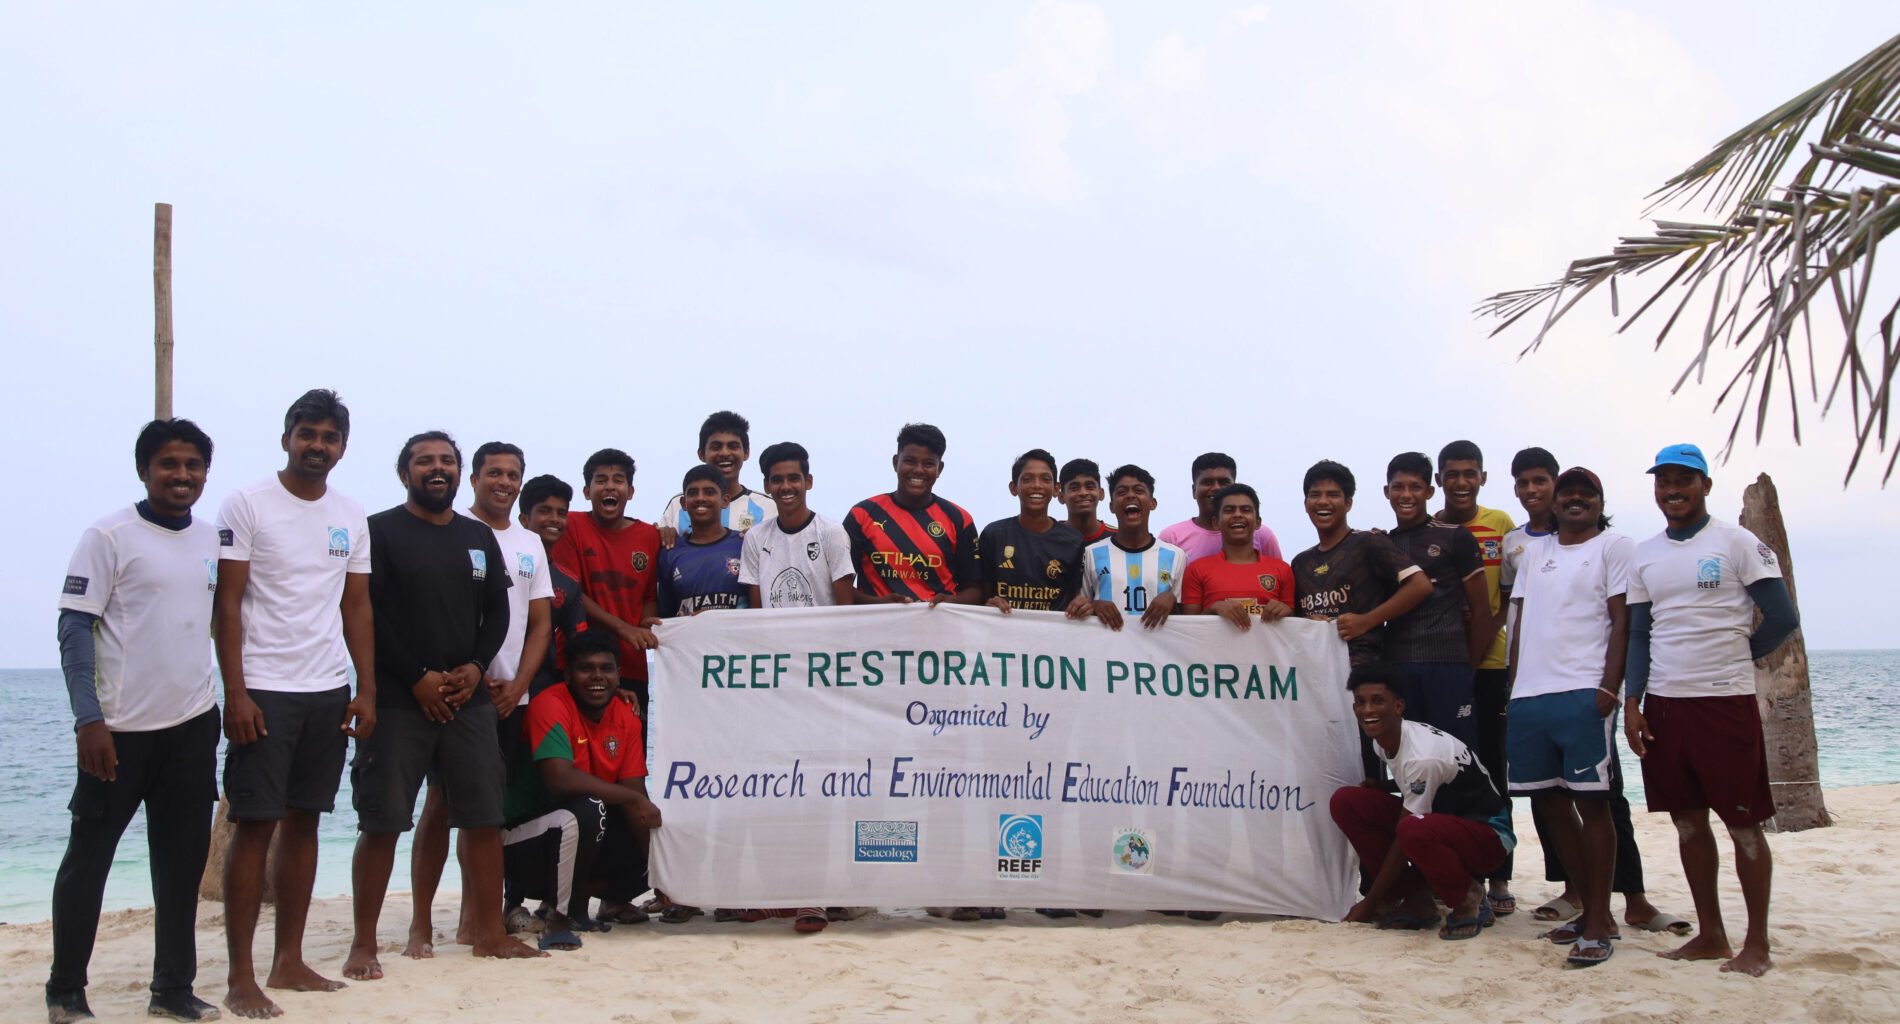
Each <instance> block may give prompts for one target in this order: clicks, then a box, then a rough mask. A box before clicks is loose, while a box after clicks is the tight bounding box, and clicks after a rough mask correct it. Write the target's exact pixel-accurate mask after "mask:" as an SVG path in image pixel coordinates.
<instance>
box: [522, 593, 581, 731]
mask: <svg viewBox="0 0 1900 1024" xmlns="http://www.w3.org/2000/svg"><path fill="white" fill-rule="evenodd" d="M548 570H549V575H548V579H549V580H550V581H551V582H552V583H553V584H554V599H553V600H552V601H550V602H548V604H549V606H550V607H549V616H548V617H549V618H550V619H551V620H552V621H551V622H550V623H549V625H550V626H551V627H552V629H551V630H550V631H549V634H548V656H547V657H545V658H542V659H541V669H540V671H538V672H536V673H535V674H534V681H533V682H531V683H529V684H528V693H529V695H530V696H533V697H539V696H541V691H542V690H545V689H547V688H548V687H550V686H553V685H554V684H555V683H558V682H560V681H562V680H563V679H566V678H567V675H566V669H565V667H564V666H565V665H566V661H565V660H564V659H565V658H566V657H567V642H568V641H569V640H572V639H574V634H575V633H578V632H580V631H581V630H582V629H584V628H586V626H587V610H586V609H585V608H582V607H581V581H580V580H577V579H575V578H574V577H572V576H569V575H568V574H567V571H566V570H565V569H562V568H561V567H560V566H558V565H555V564H554V563H553V562H552V561H550V562H548Z"/></svg>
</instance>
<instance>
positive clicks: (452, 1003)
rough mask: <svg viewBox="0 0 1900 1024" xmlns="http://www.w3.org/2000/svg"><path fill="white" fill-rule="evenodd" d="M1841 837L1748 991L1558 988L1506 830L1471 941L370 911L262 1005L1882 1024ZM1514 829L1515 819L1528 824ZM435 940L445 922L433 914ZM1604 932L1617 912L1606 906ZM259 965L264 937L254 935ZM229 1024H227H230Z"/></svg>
mask: <svg viewBox="0 0 1900 1024" xmlns="http://www.w3.org/2000/svg"><path fill="white" fill-rule="evenodd" d="M1828 806H1829V808H1830V809H1831V810H1832V811H1833V812H1834V813H1835V815H1836V818H1837V824H1836V825H1835V826H1834V827H1832V828H1827V829H1818V830H1815V831H1811V832H1806V833H1802V834H1799V835H1786V836H1774V837H1772V838H1771V840H1770V842H1771V845H1772V847H1773V850H1774V854H1775V860H1776V864H1775V867H1776V877H1775V903H1774V913H1775V916H1774V922H1773V925H1774V930H1773V937H1774V943H1775V945H1774V956H1775V960H1776V962H1777V967H1776V969H1775V970H1774V971H1772V972H1770V973H1769V974H1768V976H1767V977H1765V978H1761V979H1751V978H1746V977H1740V976H1732V975H1724V974H1720V973H1718V972H1717V971H1716V965H1715V964H1713V963H1693V964H1692V963H1673V962H1670V961H1666V960H1662V959H1659V958H1657V957H1656V956H1655V955H1654V954H1655V952H1656V951H1657V950H1662V949H1667V948H1669V947H1671V946H1674V945H1676V944H1678V943H1679V942H1680V941H1681V940H1679V939H1676V938H1674V937H1670V936H1655V935H1650V934H1647V933H1644V932H1639V931H1637V930H1635V929H1631V928H1625V929H1624V931H1625V935H1626V938H1625V940H1624V941H1622V942H1620V943H1618V945H1617V953H1616V956H1615V958H1614V959H1613V960H1612V961H1611V962H1610V963H1608V964H1605V965H1603V966H1600V967H1596V968H1591V969H1588V970H1574V969H1566V968H1565V967H1564V965H1563V957H1562V949H1561V948H1560V947H1557V946H1553V945H1551V944H1549V943H1547V942H1540V941H1538V940H1537V939H1536V938H1535V937H1534V936H1535V934H1536V933H1537V932H1538V931H1540V930H1542V929H1543V928H1545V927H1548V926H1547V925H1543V924H1540V923H1537V922H1534V921H1532V920H1531V919H1530V913H1529V911H1530V909H1531V908H1532V907H1534V906H1536V905H1537V903H1539V902H1541V901H1542V900H1544V899H1547V898H1548V897H1550V896H1553V895H1555V892H1554V891H1553V889H1552V887H1550V886H1548V885H1546V884H1545V883H1543V882H1542V881H1541V878H1542V870H1541V868H1542V856H1541V854H1539V853H1538V852H1537V848H1536V837H1535V835H1534V834H1530V829H1529V828H1528V827H1526V828H1525V832H1526V835H1525V836H1524V842H1523V844H1522V845H1520V846H1519V857H1518V874H1519V875H1520V876H1521V880H1520V881H1519V882H1518V883H1517V886H1516V888H1517V893H1518V895H1519V897H1520V903H1521V906H1522V907H1523V909H1522V910H1521V911H1520V912H1519V913H1517V914H1515V915H1513V916H1511V917H1508V918H1505V919H1503V920H1502V921H1501V922H1500V923H1499V925H1498V926H1497V927H1495V928H1492V929H1490V930H1488V931H1486V932H1485V933H1484V935H1483V936H1482V937H1480V938H1478V939H1475V940H1473V941H1469V942H1443V941H1440V940H1439V939H1438V938H1437V937H1436V936H1435V935H1433V934H1430V933H1394V932H1378V931H1375V930H1373V929H1372V928H1371V927H1369V926H1364V925H1355V926H1344V925H1330V924H1321V923H1317V922H1312V921H1263V920H1232V919H1231V918H1226V919H1223V920H1222V921H1221V922H1218V923H1215V924H1201V923H1197V922H1190V921H1186V920H1183V919H1179V918H1165V917H1160V916H1157V915H1154V914H1144V913H1134V912H1119V913H1117V912H1111V913H1110V914H1108V915H1107V916H1106V917H1105V918H1103V919H1102V920H1100V921H1091V920H1088V919H1086V918H1083V919H1078V920H1074V921H1063V922H1052V921H1049V920H1046V919H1044V918H1042V917H1040V916H1038V915H1036V914H1034V913H1031V912H1029V911H1012V912H1011V914H1010V918H1009V920H1008V921H1006V922H993V921H986V922H981V923H972V924H953V923H948V922H942V921H934V920H921V919H918V918H915V917H909V916H903V915H882V914H880V915H876V916H872V917H867V918H864V919H862V920H858V921H852V922H841V923H835V924H833V925H832V926H831V927H830V928H829V929H827V930H826V931H824V932H822V933H820V934H818V935H815V936H799V935H795V934H794V933H793V932H792V930H791V922H790V921H789V920H773V921H766V922H762V923H759V924H713V923H712V921H711V919H710V918H707V917H701V918H698V919H695V920H694V921H693V922H692V923H690V924H686V925H681V926H667V925H662V924H660V923H658V922H657V921H655V922H652V923H649V924H645V925H638V926H632V927H621V928H617V929H616V930H614V932H612V933H611V934H608V935H589V936H586V937H585V940H586V943H587V946H586V948H585V949H584V950H581V951H579V952H573V953H556V954H554V955H553V956H552V957H551V958H548V959H543V960H532V961H518V962H506V963H504V962H496V961H477V960H475V959H473V958H472V957H470V956H469V954H468V950H467V948H466V947H458V946H453V945H448V944H447V943H446V942H443V943H441V945H440V950H441V951H440V952H439V953H438V955H437V957H436V958H435V959H434V960H429V961H422V962H415V961H410V960H406V959H404V958H403V957H402V956H401V955H400V954H399V952H398V951H399V950H400V948H401V942H400V941H398V940H399V939H400V936H401V934H402V929H403V927H404V926H405V924H406V922H407V905H406V903H404V902H403V901H401V900H392V903H391V905H390V906H389V907H388V908H387V909H386V910H385V913H384V919H383V934H384V936H385V937H386V938H387V939H388V940H389V941H387V942H386V943H385V944H384V953H383V955H382V961H383V966H384V969H385V971H386V972H387V977H386V978H384V979H383V980H381V981H376V982H359V983H356V984H352V985H351V986H350V987H349V988H348V989H345V990H344V991H342V992H338V993H335V994H329V995H315V994H301V993H273V995H274V996H275V997H276V999H277V1000H278V1002H279V1003H280V1004H281V1005H282V1006H283V1007H284V1009H285V1010H286V1012H287V1013H286V1017H285V1018H284V1019H286V1020H323V1021H332V1020H335V1021H342V1020H350V1021H388V1022H404V1021H433V1020H444V1021H447V1020H454V1021H458V1022H464V1024H466V1022H473V1021H515V1020H521V1021H526V1020H532V1019H535V1017H536V1015H537V1014H540V1015H542V1016H543V1017H544V1018H548V1015H550V1014H551V1015H552V1017H551V1018H549V1019H553V1020H558V1021H573V1022H585V1021H653V1020H668V1021H694V1022H700V1021H721V1020H774V1021H781V1020H863V1019H889V1020H900V1019H901V1020H921V1021H939V1020H942V1021H977V1020H1019V1019H1020V1020H1040V1019H1083V1020H1116V1021H1164V1020H1165V1021H1202V1020H1234V1021H1257V1020H1268V1019H1291V1020H1315V1021H1331V1020H1351V1021H1374V1022H1377V1021H1392V1022H1401V1024H1416V1022H1424V1021H1455V1022H1458V1024H1470V1022H1478V1021H1484V1022H1489V1021H1603V1022H1629V1024H1639V1022H1644V1024H1646V1022H1650V1021H1659V1020H1660V1021H1692V1020H1721V1021H1733V1022H1743V1021H1788V1020H1823V1021H1879V1022H1892V1021H1900V955H1897V954H1896V949H1900V786H1880V787H1867V788H1861V789H1848V790H1835V791H1831V792H1829V793H1828ZM1525 825H1526V826H1528V820H1526V821H1525ZM1637 830H1638V833H1639V839H1640V841H1641V843H1642V847H1643V851H1644V854H1645V867H1646V869H1647V871H1648V878H1649V886H1650V894H1651V898H1652V899H1654V900H1655V902H1656V903H1657V904H1658V905H1659V906H1661V907H1663V908H1664V909H1666V910H1670V911H1673V912H1676V913H1678V914H1681V915H1682V916H1684V917H1692V916H1693V915H1692V914H1691V912H1690V906H1689V898H1688V893H1687V890H1686V889H1685V888H1684V886H1683V883H1682V872H1681V867H1680V865H1679V863H1678V861H1677V859H1676V852H1675V839H1674V831H1673V830H1672V829H1671V828H1670V827H1669V824H1668V821H1667V819H1666V818H1665V817H1664V816H1662V815H1652V814H1644V813H1640V812H1639V813H1638V814H1637ZM1728 858H1729V854H1728V852H1727V850H1726V849H1725V850H1724V854H1723V860H1724V865H1725V866H1724V871H1725V877H1724V885H1723V910H1724V913H1725V914H1727V915H1728V921H1729V929H1730V933H1731V936H1732V937H1733V938H1735V939H1736V940H1737V941H1739V940H1740V936H1741V931H1742V911H1741V897H1740V893H1739V892H1738V891H1737V890H1736V888H1735V885H1734V880H1733V874H1732V872H1729V871H1728V868H1727V864H1728ZM438 906H439V907H443V908H446V909H438V911H437V922H438V931H440V928H441V927H442V926H444V925H447V924H448V923H449V922H450V920H451V914H452V908H448V904H447V903H446V902H443V903H439V904H438ZM220 910H221V908H220V907H219V906H217V905H215V904H206V905H205V906H204V907H203V908H202V910H201V914H200V921H199V930H198V951H199V957H200V960H201V963H202V964H203V967H202V969H201V972H200V976H199V985H198V992H199V994H200V995H202V996H204V997H205V998H207V999H210V1000H213V1001H216V1000H219V999H221V998H222V997H223V995H224V970H225V958H224V945H223V943H224V936H223V933H222V930H221V928H220V924H221V921H222V918H221V916H220V914H219V911H220ZM1617 912H1618V914H1619V915H1620V914H1621V912H1622V907H1621V900H1620V899H1619V900H1618V901H1617ZM151 916H152V915H151V911H150V910H132V911H124V912H120V913H115V914H110V915H108V916H107V918H106V920H105V921H104V922H103V923H102V926H101V929H100V936H99V946H98V951H97V952H96V954H95V955H94V957H93V962H92V979H93V984H92V989H91V992H90V998H91V1001H92V1007H93V1009H94V1011H95V1012H97V1013H99V1014H100V1015H101V1017H102V1018H105V1019H113V1018H120V1019H124V1018H130V1017H139V1018H143V1017H144V1004H145V999H146V993H145V986H146V983H147V981H148V979H149V976H150V971H151V966H150V965H151ZM258 933H259V946H258V953H259V956H260V958H267V957H268V954H269V941H270V939H269V936H270V918H269V912H268V910H267V911H266V916H265V920H264V921H263V922H262V923H261V925H260V927H259V929H258ZM348 943H349V905H348V902H347V901H345V900H324V901H320V902H319V904H318V905H317V906H316V907H315V908H314V909H313V911H312V914H311V921H310V928H309V939H308V943H307V949H308V951H309V954H310V956H311V962H312V964H314V965H316V966H317V967H318V969H319V970H322V971H325V972H327V973H330V974H332V975H333V976H335V975H336V974H337V972H338V970H339V969H340V968H341V965H342V960H343V956H344V953H345V951H346V948H347V946H348ZM48 948H49V926H48V925H47V924H46V923H45V922H41V923H38V924H28V925H8V926H5V927H0V963H4V965H5V978H4V982H3V983H0V984H3V985H4V997H5V998H4V1004H0V1020H5V1021H15V1020H18V1021H26V1020H43V1019H44V1016H43V1011H42V1006H43V1003H44V995H43V990H42V987H41V986H42V984H43V983H44V981H45V978H46V970H47V964H48ZM226 1019H231V1018H229V1017H228V1016H227V1018H226Z"/></svg>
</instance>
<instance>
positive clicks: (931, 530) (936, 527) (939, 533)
mask: <svg viewBox="0 0 1900 1024" xmlns="http://www.w3.org/2000/svg"><path fill="white" fill-rule="evenodd" d="M924 532H925V533H928V534H930V535H931V536H932V537H935V538H937V539H938V540H942V539H943V524H942V523H937V522H933V523H931V524H930V525H929V526H926V527H924Z"/></svg>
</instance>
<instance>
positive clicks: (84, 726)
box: [15, 419, 218, 1024]
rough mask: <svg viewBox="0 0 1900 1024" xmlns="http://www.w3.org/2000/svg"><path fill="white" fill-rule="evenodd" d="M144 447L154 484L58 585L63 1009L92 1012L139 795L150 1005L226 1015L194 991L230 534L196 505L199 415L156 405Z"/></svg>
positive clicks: (57, 972) (55, 972)
mask: <svg viewBox="0 0 1900 1024" xmlns="http://www.w3.org/2000/svg"><path fill="white" fill-rule="evenodd" d="M133 457H134V460H135V461H136V463H137V466H138V474H139V481H140V482H141V483H143V484H144V485H145V497H144V498H142V499H141V500H140V501H139V502H138V503H137V504H135V505H126V506H122V507H121V508H120V509H119V510H118V511H116V512H113V513H112V514H110V515H108V516H106V517H105V518H103V519H101V520H99V521H98V522H96V523H94V524H92V525H91V526H89V527H87V528H86V532H85V533H83V534H81V535H80V538H79V545H78V546H77V547H76V548H75V549H74V550H73V557H72V561H71V562H70V563H68V566H67V569H66V582H65V586H64V587H63V588H62V589H61V591H60V596H59V663H60V668H61V670H62V671H63V672H64V674H65V677H66V693H67V696H68V697H69V698H70V699H71V701H72V709H73V733H74V740H75V742H76V744H77V746H78V761H79V770H78V771H77V772H76V773H75V774H76V775H77V779H76V780H75V782H74V785H73V798H72V803H71V804H70V805H69V806H70V808H71V810H72V832H71V834H70V838H69V839H68V840H67V843H66V856H65V857H64V859H62V860H61V861H60V862H59V874H58V875H56V876H55V877H54V879H53V969H52V972H51V973H50V974H49V975H48V976H47V979H46V1019H47V1020H48V1021H51V1022H52V1024H66V1022H68V1021H81V1020H91V1019H92V1008H91V1007H90V1006H88V1005H87V1003H86V981H87V978H86V968H87V966H88V964H90V963H91V961H92V947H93V940H94V939H96V938H97V937H98V934H99V905H100V901H101V900H102V899H104V897H105V890H106V878H107V876H108V874H109V873H110V872H111V871H112V857H113V853H114V852H115V851H116V850H117V849H118V848H119V837H120V836H122V835H124V834H125V827H126V826H127V825H129V824H131V822H132V816H133V815H135V814H137V813H138V810H139V807H140V806H141V805H143V806H144V808H145V838H146V841H147V842H148V843H149V845H150V848H151V862H152V904H153V921H152V924H153V931H154V933H155V935H154V940H155V941H154V951H153V958H152V1001H151V1003H150V1005H149V1006H148V1008H147V1012H149V1013H150V1014H151V1015H152V1016H154V1017H170V1018H172V1019H173V1020H216V1019H217V1017H218V1008H217V1007H215V1006H212V1005H211V1004H210V1003H207V1002H205V1001H204V1000H202V999H199V998H198V997H197V996H196V995H193V994H192V991H191V985H192V982H193V981H195V980H197V977H198V945H197V933H196V932H195V930H194V929H195V927H196V919H197V916H198V880H199V878H200V877H201V876H202V875H203V873H204V863H205V851H206V849H207V848H208V847H209V846H210V845H211V827H210V826H211V806H212V803H213V802H214V801H216V800H217V794H218V780H217V770H218V762H217V757H218V707H217V696H218V693H217V683H216V682H215V680H214V677H213V674H212V672H213V667H212V661H211V644H210V643H209V641H207V640H206V636H207V635H208V634H209V633H210V631H211V615H212V611H211V605H212V590H213V588H214V587H215V586H216V583H217V575H216V574H217V566H218V561H217V557H218V541H217V534H216V533H215V532H214V531H213V529H212V527H211V526H210V524H208V523H206V522H205V521H204V520H202V519H193V518H192V517H191V506H192V505H194V504H196V503H197V501H198V497H199V495H201V494H203V493H204V488H205V471H206V470H207V469H209V468H210V466H211V438H209V437H207V436H205V432H204V431H202V430H200V429H198V426H197V424H195V423H193V422H191V421H190V420H183V419H175V420H153V421H152V422H150V423H148V424H146V425H145V429H144V430H141V431H140V432H139V437H138V442H137V443H136V444H135V445H134V447H133ZM17 742H20V741H19V740H16V743H17ZM16 749H17V748H16ZM16 969H18V968H16ZM15 977H17V975H16V976H15ZM114 987H115V988H117V983H115V985H114ZM15 1008H16V1009H17V1008H18V1007H15Z"/></svg>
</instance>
